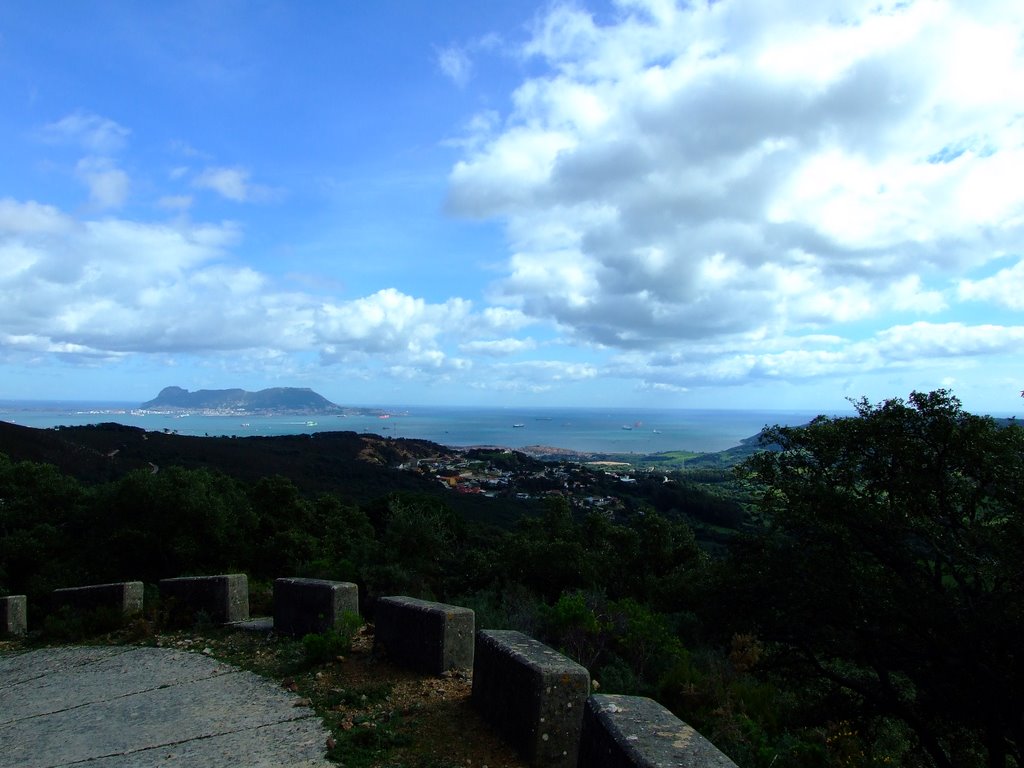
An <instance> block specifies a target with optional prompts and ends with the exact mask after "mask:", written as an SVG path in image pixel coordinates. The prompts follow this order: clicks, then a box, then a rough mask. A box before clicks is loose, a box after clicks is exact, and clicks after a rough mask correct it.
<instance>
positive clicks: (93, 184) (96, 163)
mask: <svg viewBox="0 0 1024 768" xmlns="http://www.w3.org/2000/svg"><path fill="white" fill-rule="evenodd" d="M75 172H76V174H77V175H78V178H79V179H81V180H82V182H83V183H84V184H85V185H86V186H87V187H88V188H89V201H90V202H91V203H92V204H93V206H94V207H96V208H99V209H105V208H119V207H120V206H121V205H123V204H124V201H125V200H126V199H127V197H128V191H129V188H130V186H131V185H130V181H129V179H128V174H127V173H125V172H124V171H122V170H121V169H120V168H118V167H116V166H115V165H114V163H113V161H111V160H110V159H109V158H105V157H85V158H82V159H81V160H79V161H78V164H77V165H76V166H75Z"/></svg>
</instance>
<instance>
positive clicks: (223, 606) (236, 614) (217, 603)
mask: <svg viewBox="0 0 1024 768" xmlns="http://www.w3.org/2000/svg"><path fill="white" fill-rule="evenodd" d="M160 595H161V596H162V597H164V598H165V599H170V600H175V601H177V602H178V604H179V605H180V606H182V607H184V608H185V609H187V610H190V611H202V612H204V613H206V614H207V615H208V616H209V617H210V620H211V621H213V622H215V623H217V624H229V623H231V622H233V621H245V620H246V619H248V618H249V579H248V578H247V577H246V575H245V574H244V573H229V574H225V575H221V576H182V577H179V578H176V579H161V580H160Z"/></svg>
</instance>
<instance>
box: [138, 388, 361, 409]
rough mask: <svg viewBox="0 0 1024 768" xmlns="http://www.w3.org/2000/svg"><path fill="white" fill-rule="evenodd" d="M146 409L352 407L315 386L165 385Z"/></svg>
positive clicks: (146, 405)
mask: <svg viewBox="0 0 1024 768" xmlns="http://www.w3.org/2000/svg"><path fill="white" fill-rule="evenodd" d="M139 407H140V408H141V409H143V410H156V409H167V408H171V409H181V410H194V411H232V412H245V413H302V414H311V413H316V414H325V413H345V412H347V411H348V410H349V409H346V408H342V407H341V406H340V405H335V404H334V403H332V402H331V401H330V400H328V399H326V398H324V397H322V396H320V395H318V394H317V393H316V392H314V391H313V390H312V389H308V388H305V387H303V388H299V387H274V388H272V389H261V390H260V391H259V392H246V391H245V390H244V389H200V390H197V391H195V392H189V391H188V390H187V389H182V388H181V387H164V388H163V389H162V390H160V394H159V395H157V396H156V397H155V398H153V399H152V400H149V401H147V402H145V403H143V404H142V405H141V406H139Z"/></svg>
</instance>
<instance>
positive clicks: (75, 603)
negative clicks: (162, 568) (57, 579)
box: [52, 581, 143, 616]
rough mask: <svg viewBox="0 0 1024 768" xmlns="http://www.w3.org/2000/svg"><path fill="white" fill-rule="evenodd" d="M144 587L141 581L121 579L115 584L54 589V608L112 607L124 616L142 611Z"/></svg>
mask: <svg viewBox="0 0 1024 768" xmlns="http://www.w3.org/2000/svg"><path fill="white" fill-rule="evenodd" d="M142 599H143V587H142V582H141V581H121V582H116V583H114V584H91V585H89V586H85V587H68V588H66V589H55V590H53V595H52V600H53V607H54V608H63V607H65V606H67V607H68V608H70V609H71V610H73V611H95V610H100V609H112V610H113V611H115V612H116V613H119V614H121V615H122V616H131V615H133V614H137V613H142Z"/></svg>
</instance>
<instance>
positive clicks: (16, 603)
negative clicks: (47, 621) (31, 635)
mask: <svg viewBox="0 0 1024 768" xmlns="http://www.w3.org/2000/svg"><path fill="white" fill-rule="evenodd" d="M27 605H28V600H27V598H26V597H25V595H8V596H7V597H0V637H4V636H5V635H24V634H25V633H26V632H28V608H27Z"/></svg>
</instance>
